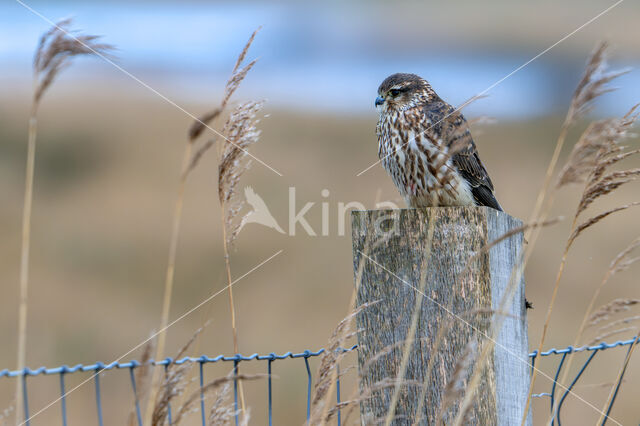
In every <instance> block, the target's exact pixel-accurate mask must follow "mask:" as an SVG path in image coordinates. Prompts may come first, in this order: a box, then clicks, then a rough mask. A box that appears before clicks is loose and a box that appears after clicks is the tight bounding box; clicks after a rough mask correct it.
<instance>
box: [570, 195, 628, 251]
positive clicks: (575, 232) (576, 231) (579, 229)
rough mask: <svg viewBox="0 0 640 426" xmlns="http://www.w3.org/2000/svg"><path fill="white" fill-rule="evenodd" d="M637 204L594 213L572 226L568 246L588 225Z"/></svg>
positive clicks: (590, 225)
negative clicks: (587, 218)
mask: <svg viewBox="0 0 640 426" xmlns="http://www.w3.org/2000/svg"><path fill="white" fill-rule="evenodd" d="M637 205H640V201H636V202H635V203H631V204H627V205H624V206H620V207H616V208H613V209H610V210H607V211H606V212H604V213H600V214H599V215H596V216H594V217H592V218H590V219H589V220H586V221H584V222H582V223H581V224H580V225H577V226H574V230H573V232H572V233H571V236H570V237H569V240H568V243H567V245H568V246H571V245H572V244H573V242H574V241H575V239H576V238H578V236H579V235H580V234H582V233H583V232H584V231H585V230H587V229H589V228H590V227H592V226H593V225H595V224H596V223H598V222H600V221H601V220H602V219H604V218H606V217H607V216H609V215H612V214H613V213H617V212H620V211H623V210H626V209H628V208H630V207H635V206H637Z"/></svg>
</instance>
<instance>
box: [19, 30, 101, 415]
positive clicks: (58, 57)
mask: <svg viewBox="0 0 640 426" xmlns="http://www.w3.org/2000/svg"><path fill="white" fill-rule="evenodd" d="M71 24H72V21H71V19H65V20H62V21H59V22H58V23H57V24H55V25H53V27H52V28H51V29H50V30H49V31H47V32H46V33H44V34H43V35H42V37H40V41H39V43H38V47H37V49H36V53H35V56H34V60H33V99H32V101H31V112H30V118H29V130H28V132H29V133H28V142H27V167H26V178H25V181H26V184H25V192H24V206H23V213H22V249H21V253H20V299H19V308H18V310H19V311H18V312H19V313H18V354H17V364H18V370H22V369H24V367H25V362H26V360H25V358H26V347H27V297H28V285H29V252H30V242H31V208H32V200H33V175H34V164H35V153H36V138H37V133H38V124H37V116H38V109H39V107H40V103H41V101H42V98H43V96H44V94H45V93H46V91H47V90H48V89H49V88H50V87H51V85H52V84H53V82H54V81H55V79H56V77H58V75H60V73H61V72H62V70H63V69H65V68H67V67H68V66H69V65H71V62H72V60H73V59H74V58H76V57H78V56H83V55H98V56H101V57H104V56H105V55H108V54H109V52H110V51H111V50H112V49H113V46H111V45H108V44H104V43H99V42H98V40H99V39H100V37H99V36H95V35H82V34H77V33H76V32H75V31H73V30H72V29H71ZM15 398H16V413H21V412H22V407H23V404H24V401H23V399H22V380H16V394H15ZM19 423H20V421H19V419H18V415H17V414H16V424H19Z"/></svg>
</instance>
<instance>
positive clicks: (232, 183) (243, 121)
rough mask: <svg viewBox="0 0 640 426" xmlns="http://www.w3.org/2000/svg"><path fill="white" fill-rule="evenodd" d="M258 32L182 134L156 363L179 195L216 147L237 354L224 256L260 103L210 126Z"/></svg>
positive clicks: (233, 231) (242, 72) (235, 227)
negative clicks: (211, 101) (217, 97)
mask: <svg viewBox="0 0 640 426" xmlns="http://www.w3.org/2000/svg"><path fill="white" fill-rule="evenodd" d="M257 33H258V30H256V31H254V32H253V34H251V36H250V37H249V40H248V41H247V43H246V44H245V46H244V48H243V49H242V51H241V52H240V54H239V56H238V59H237V60H236V63H235V65H234V67H233V70H232V72H231V77H229V80H228V81H227V83H226V85H225V91H224V95H223V97H222V100H221V102H220V105H219V106H217V107H216V108H214V109H213V110H211V111H208V112H206V113H205V114H203V115H202V116H201V117H199V118H198V119H196V120H194V122H193V123H192V124H191V126H190V127H189V129H188V132H187V143H186V146H185V151H184V154H183V159H182V167H181V172H180V183H179V188H178V197H177V200H176V204H175V207H174V216H173V226H172V235H171V242H170V246H169V261H168V264H167V271H166V279H165V290H164V299H163V307H162V317H161V323H160V334H159V338H158V348H157V351H156V358H155V359H162V357H163V354H164V348H165V341H166V332H165V329H166V328H167V324H168V322H169V311H170V306H171V298H172V295H173V279H174V271H175V263H176V256H177V246H178V239H179V236H180V224H181V221H182V220H181V218H182V207H183V204H184V190H185V186H186V182H187V178H188V176H189V175H190V173H191V172H192V171H193V170H194V169H195V168H196V167H197V165H198V164H199V162H200V160H201V159H202V157H203V155H205V154H206V152H207V151H208V150H209V149H210V148H211V147H213V146H214V145H216V142H217V146H218V159H219V167H218V198H219V201H220V205H221V210H222V214H221V218H222V233H223V249H224V260H225V270H226V276H227V283H228V288H229V293H228V294H229V306H230V311H231V329H232V334H233V348H234V351H235V353H238V352H239V349H238V333H237V327H236V313H235V304H234V301H233V290H232V285H231V284H232V278H231V263H230V256H229V249H230V245H231V244H232V243H233V241H234V240H235V239H236V238H237V235H238V233H239V230H240V228H241V226H240V224H239V223H237V221H235V219H236V218H237V216H238V215H239V213H240V210H241V209H242V203H241V202H238V201H237V197H236V185H237V184H238V182H239V180H240V177H241V176H242V174H243V173H244V172H245V171H246V170H247V169H248V168H249V166H250V164H249V162H248V161H247V159H246V157H247V156H248V148H249V147H250V146H251V145H252V144H254V143H256V142H257V141H258V138H259V136H260V132H259V131H258V130H257V129H256V124H257V121H258V120H257V119H256V115H257V113H258V112H259V110H260V109H261V106H262V104H261V103H260V102H249V103H244V104H242V105H240V106H239V107H237V108H235V109H234V111H232V113H231V114H230V116H229V117H228V119H227V121H226V123H225V125H224V128H223V129H222V132H217V131H215V130H214V129H213V128H212V127H211V125H213V123H214V121H215V120H216V119H217V118H219V117H220V116H221V115H222V114H223V113H225V112H226V108H227V106H228V104H229V101H230V99H231V97H232V95H233V94H234V92H235V91H236V90H237V89H238V87H239V86H240V84H241V83H242V81H243V80H244V78H245V77H246V75H247V73H248V72H249V71H250V70H251V68H253V66H254V65H255V63H256V60H253V61H251V62H249V63H248V64H247V65H244V66H242V65H243V62H244V60H245V58H246V55H247V53H248V51H249V48H250V47H251V44H252V43H253V41H254V39H255V37H256V34H257ZM207 130H214V131H215V133H216V135H217V137H218V138H217V139H212V138H209V139H206V140H205V141H204V142H202V143H200V142H199V141H200V140H201V139H203V137H202V136H203V135H204V134H205V133H206V131H207ZM158 389H159V383H158V378H157V373H155V372H154V374H153V379H152V386H151V398H152V400H153V399H155V397H156V395H157V392H158ZM240 396H241V404H242V407H243V413H244V412H245V400H244V391H243V389H242V383H240ZM150 407H151V405H149V406H148V408H147V412H146V415H145V423H146V424H149V421H150V419H151V416H152V413H151V408H150Z"/></svg>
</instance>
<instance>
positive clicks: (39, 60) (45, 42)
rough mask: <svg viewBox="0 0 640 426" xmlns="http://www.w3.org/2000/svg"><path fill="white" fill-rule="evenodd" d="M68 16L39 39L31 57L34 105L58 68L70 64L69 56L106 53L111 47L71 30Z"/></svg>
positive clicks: (57, 71) (105, 54) (95, 38)
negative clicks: (33, 75)
mask: <svg viewBox="0 0 640 426" xmlns="http://www.w3.org/2000/svg"><path fill="white" fill-rule="evenodd" d="M72 23H73V21H72V20H71V19H65V20H62V21H59V22H58V23H57V24H55V25H54V26H53V27H52V28H51V29H50V30H49V31H47V32H46V33H44V34H43V35H42V37H41V38H40V42H39V44H38V48H37V50H36V54H35V57H34V60H33V69H34V74H35V79H36V90H35V92H34V95H33V100H34V104H36V105H37V104H38V103H39V102H40V100H41V99H42V95H44V93H45V92H46V90H47V89H48V88H49V87H50V86H51V84H52V83H53V81H54V80H55V78H56V77H57V76H58V74H59V73H60V71H62V70H63V69H64V68H66V67H67V66H69V65H70V64H71V59H72V58H74V57H76V56H81V55H93V54H96V55H101V56H108V55H109V53H110V52H111V51H112V50H113V49H114V47H113V46H111V45H109V44H105V43H99V42H98V40H99V39H100V37H99V36H95V35H80V34H77V33H76V32H75V31H73V30H72V29H71V24H72Z"/></svg>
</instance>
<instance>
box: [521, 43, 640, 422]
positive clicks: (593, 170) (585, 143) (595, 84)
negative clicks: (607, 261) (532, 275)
mask: <svg viewBox="0 0 640 426" xmlns="http://www.w3.org/2000/svg"><path fill="white" fill-rule="evenodd" d="M606 50H607V44H606V43H601V44H600V45H599V46H598V47H597V48H596V49H595V50H594V52H593V53H592V55H591V57H590V58H589V60H588V61H587V67H586V71H585V73H584V75H583V77H582V79H581V80H580V82H579V84H578V87H577V88H576V91H575V92H574V95H573V98H572V101H571V105H570V107H569V111H568V112H567V116H566V117H565V121H564V123H563V125H562V128H561V130H560V135H559V137H558V141H557V143H556V149H555V151H554V154H553V157H552V160H551V163H550V165H549V168H548V170H547V176H546V179H545V180H546V183H545V187H544V188H543V191H541V193H540V194H539V196H538V200H537V202H536V208H535V209H534V214H539V212H540V211H542V210H541V209H542V205H543V204H544V199H545V196H546V195H547V192H548V183H550V181H551V177H552V175H553V171H554V170H555V165H556V163H557V160H558V158H559V155H560V152H561V150H562V146H563V145H564V142H565V140H566V137H567V134H568V131H569V129H570V128H571V127H572V126H573V124H574V123H575V122H576V121H577V120H578V119H579V118H581V117H583V116H584V114H585V113H586V112H588V111H589V110H590V109H591V108H592V106H593V101H594V100H595V99H596V98H597V97H598V96H600V95H602V94H603V93H606V92H608V91H610V90H611V88H610V87H609V86H608V84H609V83H610V82H611V81H612V80H614V79H615V78H617V77H619V76H620V75H622V74H624V73H625V72H626V71H625V70H623V71H613V72H608V71H607V62H606V56H607V54H606V53H607V52H606ZM631 114H632V115H633V110H632V111H631ZM632 115H627V116H625V117H623V118H622V119H620V120H614V121H609V122H608V123H606V124H604V125H601V126H600V128H601V130H600V131H598V132H596V131H595V130H596V128H595V126H590V128H589V129H587V131H586V132H585V133H583V136H582V137H581V138H580V140H579V141H578V142H577V144H576V148H574V150H573V151H572V155H571V156H570V160H569V162H568V166H565V167H564V168H563V171H562V172H561V173H560V176H561V177H560V179H559V181H558V183H557V185H556V186H555V189H557V188H559V187H561V186H563V185H566V184H568V183H571V182H576V181H580V180H582V179H584V180H585V181H587V182H588V183H587V186H586V187H585V191H583V197H582V199H581V202H580V205H579V206H578V208H577V209H576V214H575V215H574V218H573V223H572V226H571V232H570V236H569V238H568V239H567V243H566V245H565V250H564V252H563V256H562V260H561V262H560V267H559V270H558V273H557V275H556V280H555V284H554V288H553V292H552V295H551V301H550V303H549V307H548V310H547V314H546V318H545V322H544V325H543V329H542V334H541V338H540V341H539V344H538V351H541V350H542V347H543V345H544V342H545V338H546V335H547V332H548V328H549V322H550V320H551V313H552V312H553V307H554V305H555V300H556V297H557V294H558V289H559V285H560V280H561V278H562V275H563V272H564V267H565V265H566V259H567V255H568V252H569V249H570V248H571V246H572V244H573V242H574V241H575V239H576V238H577V237H578V236H579V235H580V233H581V232H583V231H584V230H585V229H588V228H589V227H590V226H592V225H594V224H595V223H597V222H598V221H599V220H601V219H603V218H604V217H606V215H608V214H611V213H613V212H609V213H607V214H606V215H603V216H602V217H598V216H596V217H594V218H592V219H591V220H587V221H585V222H583V223H582V224H578V218H579V216H580V213H582V212H583V211H584V208H586V206H584V204H583V201H584V200H585V194H587V192H588V191H587V189H588V188H591V187H590V186H588V185H589V183H591V184H593V183H597V180H598V179H599V178H600V177H601V175H602V174H601V173H600V170H603V169H606V168H607V167H608V166H610V165H611V164H607V162H606V159H610V157H609V156H608V155H604V156H603V157H597V158H596V159H595V160H592V159H591V157H592V156H593V155H594V152H595V153H600V152H601V151H600V150H596V149H592V147H593V146H594V145H595V144H599V143H601V142H602V139H601V138H599V137H591V136H590V135H593V134H596V135H599V136H604V137H605V139H606V140H607V142H606V146H609V147H615V146H617V145H618V143H619V141H620V140H621V139H622V138H623V137H624V136H626V130H627V129H628V127H629V126H630V123H632V122H633V120H635V116H632ZM586 147H589V148H588V149H587V148H586ZM610 152H613V150H611V151H610ZM596 155H597V154H596ZM585 173H588V174H589V175H588V177H586V178H585V177H584V175H585ZM599 173H600V174H599ZM594 179H595V180H594ZM600 192H601V194H600V195H605V194H606V193H607V192H606V191H605V190H603V188H602V187H601V188H600ZM596 193H597V191H596ZM554 194H555V193H554V192H552V193H551V195H550V196H549V198H548V200H547V208H546V210H545V211H544V212H543V213H542V215H541V216H540V217H537V220H541V219H544V218H545V217H546V216H545V215H546V214H548V211H549V209H550V208H551V204H552V202H553V197H554ZM593 194H595V193H592V195H593ZM596 198H597V197H596ZM594 199H595V198H594ZM592 201H593V200H592ZM538 207H539V208H540V209H538ZM581 207H584V208H582V209H581ZM620 210H622V209H619V210H617V211H620ZM538 233H539V230H538V231H536V232H534V242H535V239H536V238H537V235H538ZM565 371H568V370H565ZM536 378H537V370H534V371H533V374H532V377H531V382H530V385H529V394H528V397H527V403H526V406H525V410H524V413H523V417H522V422H521V424H522V425H524V424H525V422H526V418H527V412H528V411H529V406H530V404H531V395H532V394H533V387H534V385H535V382H536ZM552 412H553V410H552Z"/></svg>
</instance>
